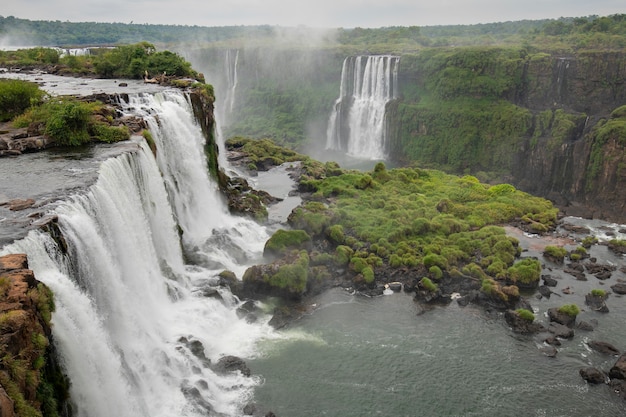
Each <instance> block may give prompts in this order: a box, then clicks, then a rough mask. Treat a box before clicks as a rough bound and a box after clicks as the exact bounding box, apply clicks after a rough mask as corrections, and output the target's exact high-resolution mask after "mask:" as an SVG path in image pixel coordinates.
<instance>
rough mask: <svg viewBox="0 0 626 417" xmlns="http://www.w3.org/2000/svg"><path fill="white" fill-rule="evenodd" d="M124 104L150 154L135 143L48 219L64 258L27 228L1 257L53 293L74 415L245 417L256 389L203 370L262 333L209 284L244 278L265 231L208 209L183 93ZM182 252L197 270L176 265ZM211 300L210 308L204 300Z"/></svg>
mask: <svg viewBox="0 0 626 417" xmlns="http://www.w3.org/2000/svg"><path fill="white" fill-rule="evenodd" d="M125 105H126V106H127V110H128V111H129V112H134V113H135V114H139V115H141V116H144V117H146V120H148V123H149V125H150V129H151V131H152V133H153V136H154V138H155V142H156V143H157V146H158V152H157V155H158V157H157V158H156V159H155V158H154V157H153V155H152V153H151V151H150V150H149V148H148V147H147V145H146V144H145V143H143V141H140V142H138V143H137V149H136V150H135V151H133V152H129V153H125V154H122V155H120V156H118V157H115V158H111V159H108V160H106V161H104V162H103V163H102V164H101V166H100V169H99V175H98V180H97V181H96V183H95V184H94V185H93V186H91V187H90V188H89V189H88V190H85V191H84V192H82V193H79V194H76V195H74V196H73V197H72V198H70V199H69V200H68V201H65V202H62V203H59V204H58V205H57V206H56V207H54V208H52V210H51V214H54V215H56V216H57V217H58V225H59V228H60V229H61V231H62V233H63V236H64V238H65V239H66V242H67V248H68V249H67V253H63V252H62V251H61V250H60V249H59V247H58V246H57V244H56V243H55V242H54V241H53V240H52V238H51V237H50V235H48V234H46V233H43V232H41V231H31V232H30V233H29V234H28V236H27V237H26V238H24V239H22V240H19V241H17V242H14V243H13V244H11V245H8V246H6V247H5V248H3V249H2V250H0V254H7V253H26V254H27V255H28V259H29V267H30V268H31V269H33V270H34V272H35V275H36V277H37V278H38V279H39V280H40V281H42V282H44V283H45V284H46V285H48V286H49V287H50V288H51V289H52V291H53V293H54V296H55V303H56V311H55V312H54V314H53V316H52V329H53V336H54V342H55V345H56V346H57V349H58V352H59V354H60V356H61V358H60V360H61V363H62V365H63V367H64V369H65V370H66V372H67V374H68V376H69V378H70V380H71V382H72V384H71V388H70V395H71V399H72V401H73V407H74V415H75V416H78V417H108V416H120V417H125V416H128V417H138V416H139V417H141V416H145V417H159V416H163V417H165V416H168V417H169V416H190V417H195V416H205V415H207V414H209V415H214V414H219V415H227V416H239V415H242V411H241V410H242V408H243V406H244V405H245V404H246V403H247V402H248V401H249V400H250V397H251V396H252V392H253V388H254V386H255V385H256V384H257V383H258V382H259V380H258V378H254V377H253V378H246V377H244V376H242V375H241V374H240V373H228V374H222V373H216V372H214V371H213V370H212V368H211V367H210V366H209V365H208V363H207V360H210V361H211V362H212V363H215V362H216V361H217V360H219V358H220V357H222V356H224V355H236V356H242V357H252V356H254V354H255V345H256V343H257V341H258V340H259V339H261V338H264V337H269V336H270V335H271V330H270V328H269V326H268V325H267V324H266V323H265V322H264V321H263V320H260V321H259V322H258V323H248V322H246V321H245V320H242V319H239V318H238V316H237V312H236V308H237V307H238V306H239V304H240V301H239V300H238V299H237V298H236V297H234V296H233V295H232V294H231V293H230V292H229V291H228V290H227V289H224V288H221V287H219V286H217V280H218V278H217V277H216V274H217V272H218V271H221V270H222V269H224V268H228V267H232V268H229V269H232V270H234V271H235V272H236V273H239V274H240V273H241V272H242V271H243V270H244V269H245V265H246V262H247V263H250V262H252V261H254V260H255V259H256V258H255V257H260V256H261V253H262V247H263V243H264V242H265V240H266V239H267V234H266V231H265V230H264V229H263V228H261V227H260V226H258V225H257V224H256V223H254V222H251V221H247V220H245V219H243V218H234V217H231V216H230V215H229V214H228V213H227V210H226V209H225V205H224V202H223V201H222V200H221V199H220V198H218V195H217V191H216V188H215V185H214V184H213V183H212V181H211V179H210V177H209V176H208V175H206V161H205V160H204V158H203V153H202V148H201V144H200V142H201V140H202V134H201V131H200V127H199V126H198V125H197V124H196V123H195V122H193V120H192V118H193V116H192V111H191V107H190V104H189V101H188V99H187V97H186V96H185V95H184V94H182V93H181V92H178V91H176V92H163V93H159V94H155V95H137V96H131V97H130V100H129V103H126V104H125ZM194 170H195V171H196V172H194ZM178 229H180V230H182V243H181V239H179V230H178ZM203 233H206V235H205V236H203V235H202V234H203ZM184 253H185V255H183V254H184ZM233 253H234V255H233ZM190 254H191V255H195V256H196V257H197V258H199V259H201V260H203V264H201V265H195V264H194V265H189V264H186V263H185V262H184V259H186V258H185V256H189V255H190ZM207 289H210V290H212V292H213V293H214V294H215V293H217V294H218V295H219V297H217V298H213V297H211V298H209V297H205V296H203V295H202V294H204V292H205V291H206V290H207ZM199 344H201V345H200V346H201V347H203V349H201V350H202V351H203V352H200V353H199V352H198V350H197V346H198V345H199ZM205 356H206V357H205Z"/></svg>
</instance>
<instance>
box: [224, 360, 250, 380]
mask: <svg viewBox="0 0 626 417" xmlns="http://www.w3.org/2000/svg"><path fill="white" fill-rule="evenodd" d="M215 371H216V372H236V371H240V372H241V373H242V374H243V375H244V376H250V368H248V365H247V364H246V362H245V361H244V360H243V359H241V358H240V357H237V356H224V357H222V358H220V359H219V360H218V361H217V363H216V364H215Z"/></svg>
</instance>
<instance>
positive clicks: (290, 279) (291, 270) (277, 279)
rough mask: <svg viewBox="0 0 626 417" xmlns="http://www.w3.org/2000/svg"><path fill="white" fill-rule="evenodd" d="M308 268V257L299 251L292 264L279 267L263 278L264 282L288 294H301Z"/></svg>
mask: <svg viewBox="0 0 626 417" xmlns="http://www.w3.org/2000/svg"><path fill="white" fill-rule="evenodd" d="M308 268H309V255H308V254H307V252H306V251H301V252H300V254H299V255H298V258H297V260H296V261H295V262H294V263H291V264H286V265H282V266H280V267H279V269H278V272H276V273H275V274H273V275H270V276H267V277H265V282H267V283H268V284H269V285H271V286H272V287H275V288H280V289H282V290H285V291H287V292H288V293H289V294H295V295H298V294H302V293H303V292H304V291H305V290H306V285H307V279H308ZM244 279H245V275H244Z"/></svg>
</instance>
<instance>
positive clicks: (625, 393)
mask: <svg viewBox="0 0 626 417" xmlns="http://www.w3.org/2000/svg"><path fill="white" fill-rule="evenodd" d="M609 386H610V387H611V389H612V390H613V391H614V392H615V393H616V394H617V395H619V396H620V397H621V398H622V400H626V380H623V379H612V380H611V382H609Z"/></svg>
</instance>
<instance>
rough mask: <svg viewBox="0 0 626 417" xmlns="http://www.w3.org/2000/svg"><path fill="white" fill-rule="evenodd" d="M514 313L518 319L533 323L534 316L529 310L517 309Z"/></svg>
mask: <svg viewBox="0 0 626 417" xmlns="http://www.w3.org/2000/svg"><path fill="white" fill-rule="evenodd" d="M515 312H516V313H517V315H518V316H519V317H520V318H522V319H524V320H526V321H529V322H531V323H532V322H533V321H535V315H534V314H533V312H532V311H530V310H526V309H525V308H519V309H517V310H515Z"/></svg>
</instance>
